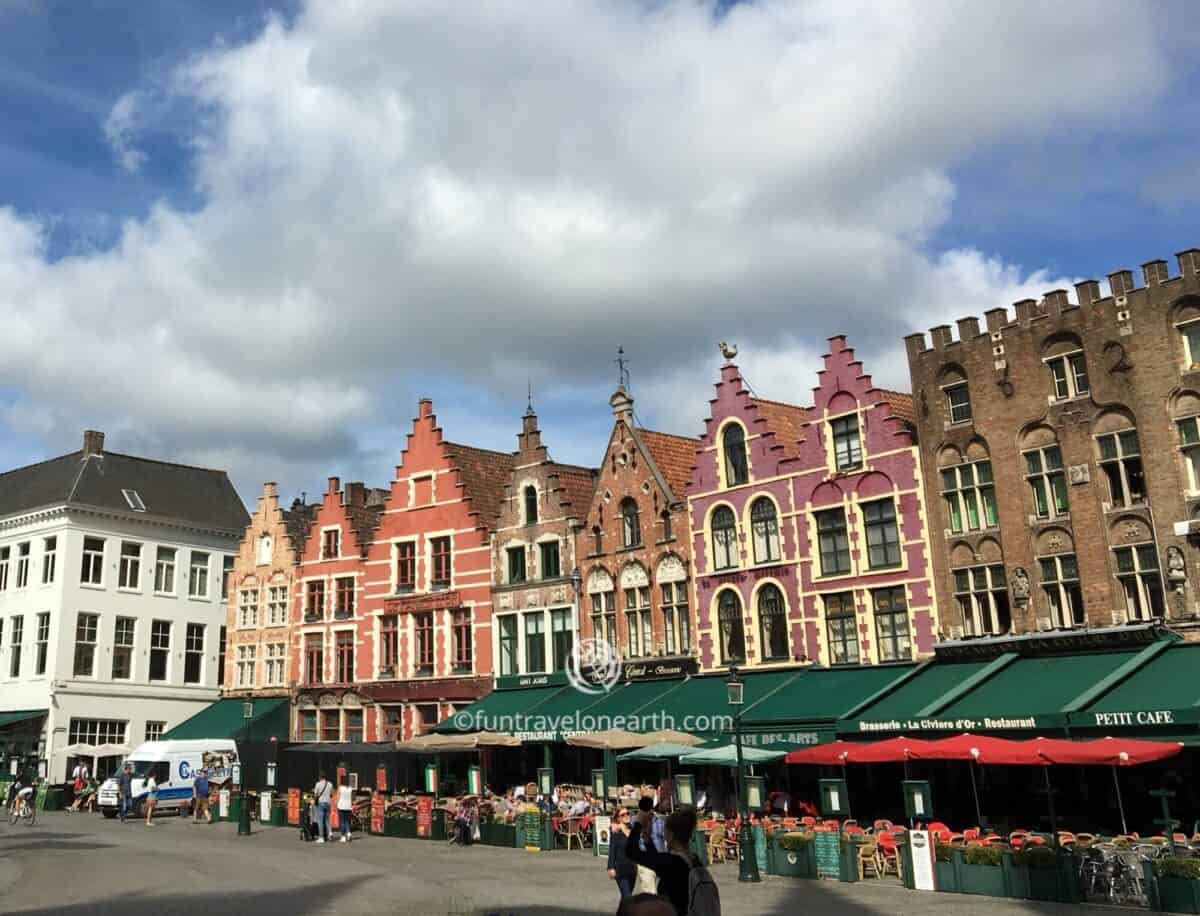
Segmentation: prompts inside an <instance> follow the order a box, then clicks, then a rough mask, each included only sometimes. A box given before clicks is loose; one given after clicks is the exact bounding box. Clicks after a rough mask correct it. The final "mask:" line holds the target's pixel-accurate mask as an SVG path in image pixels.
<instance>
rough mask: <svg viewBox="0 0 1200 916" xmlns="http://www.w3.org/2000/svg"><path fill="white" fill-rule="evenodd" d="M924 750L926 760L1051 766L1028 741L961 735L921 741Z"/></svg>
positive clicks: (921, 755)
mask: <svg viewBox="0 0 1200 916" xmlns="http://www.w3.org/2000/svg"><path fill="white" fill-rule="evenodd" d="M923 743H924V744H925V745H926V747H925V748H924V749H923V753H921V754H920V755H914V756H920V757H923V758H924V759H926V760H974V761H975V762H976V763H994V764H1010V765H1016V766H1030V765H1035V764H1036V765H1041V766H1046V765H1048V764H1049V763H1050V761H1049V760H1046V759H1045V758H1043V757H1042V756H1041V755H1039V754H1038V750H1037V747H1036V746H1034V745H1033V743H1032V742H1029V741H1011V740H1009V739H1008V738H993V737H991V736H990V735H973V734H971V733H970V732H963V734H961V735H955V736H954V737H953V738H943V739H941V740H940V741H926V742H923Z"/></svg>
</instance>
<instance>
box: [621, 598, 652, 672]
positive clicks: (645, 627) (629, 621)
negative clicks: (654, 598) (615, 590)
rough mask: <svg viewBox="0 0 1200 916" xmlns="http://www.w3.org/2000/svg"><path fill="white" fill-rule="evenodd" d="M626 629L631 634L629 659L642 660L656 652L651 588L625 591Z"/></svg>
mask: <svg viewBox="0 0 1200 916" xmlns="http://www.w3.org/2000/svg"><path fill="white" fill-rule="evenodd" d="M625 628H626V630H627V631H628V633H629V657H630V658H641V657H643V656H647V655H650V654H652V653H653V651H654V631H653V624H652V623H651V620H650V588H649V586H645V585H643V586H639V587H637V588H627V589H625Z"/></svg>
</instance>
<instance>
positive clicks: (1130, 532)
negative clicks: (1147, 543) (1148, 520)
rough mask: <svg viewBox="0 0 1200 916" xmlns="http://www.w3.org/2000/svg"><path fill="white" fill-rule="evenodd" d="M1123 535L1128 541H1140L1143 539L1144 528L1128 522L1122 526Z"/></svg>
mask: <svg viewBox="0 0 1200 916" xmlns="http://www.w3.org/2000/svg"><path fill="white" fill-rule="evenodd" d="M1121 534H1123V535H1124V536H1125V540H1127V541H1140V540H1141V539H1142V526H1141V525H1139V524H1138V523H1137V522H1126V523H1125V524H1124V525H1122V526H1121Z"/></svg>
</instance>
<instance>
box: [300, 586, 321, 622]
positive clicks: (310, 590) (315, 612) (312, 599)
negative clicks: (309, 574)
mask: <svg viewBox="0 0 1200 916" xmlns="http://www.w3.org/2000/svg"><path fill="white" fill-rule="evenodd" d="M324 617H325V580H324V579H314V580H313V581H311V582H309V583H308V584H307V585H306V586H305V589H304V620H305V622H307V623H312V622H314V621H317V620H323V619H324Z"/></svg>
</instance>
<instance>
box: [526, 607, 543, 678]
mask: <svg viewBox="0 0 1200 916" xmlns="http://www.w3.org/2000/svg"><path fill="white" fill-rule="evenodd" d="M524 616H525V670H526V672H529V673H536V672H540V671H545V670H546V615H545V614H543V613H542V612H541V611H534V612H533V613H530V614H526V615H524Z"/></svg>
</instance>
